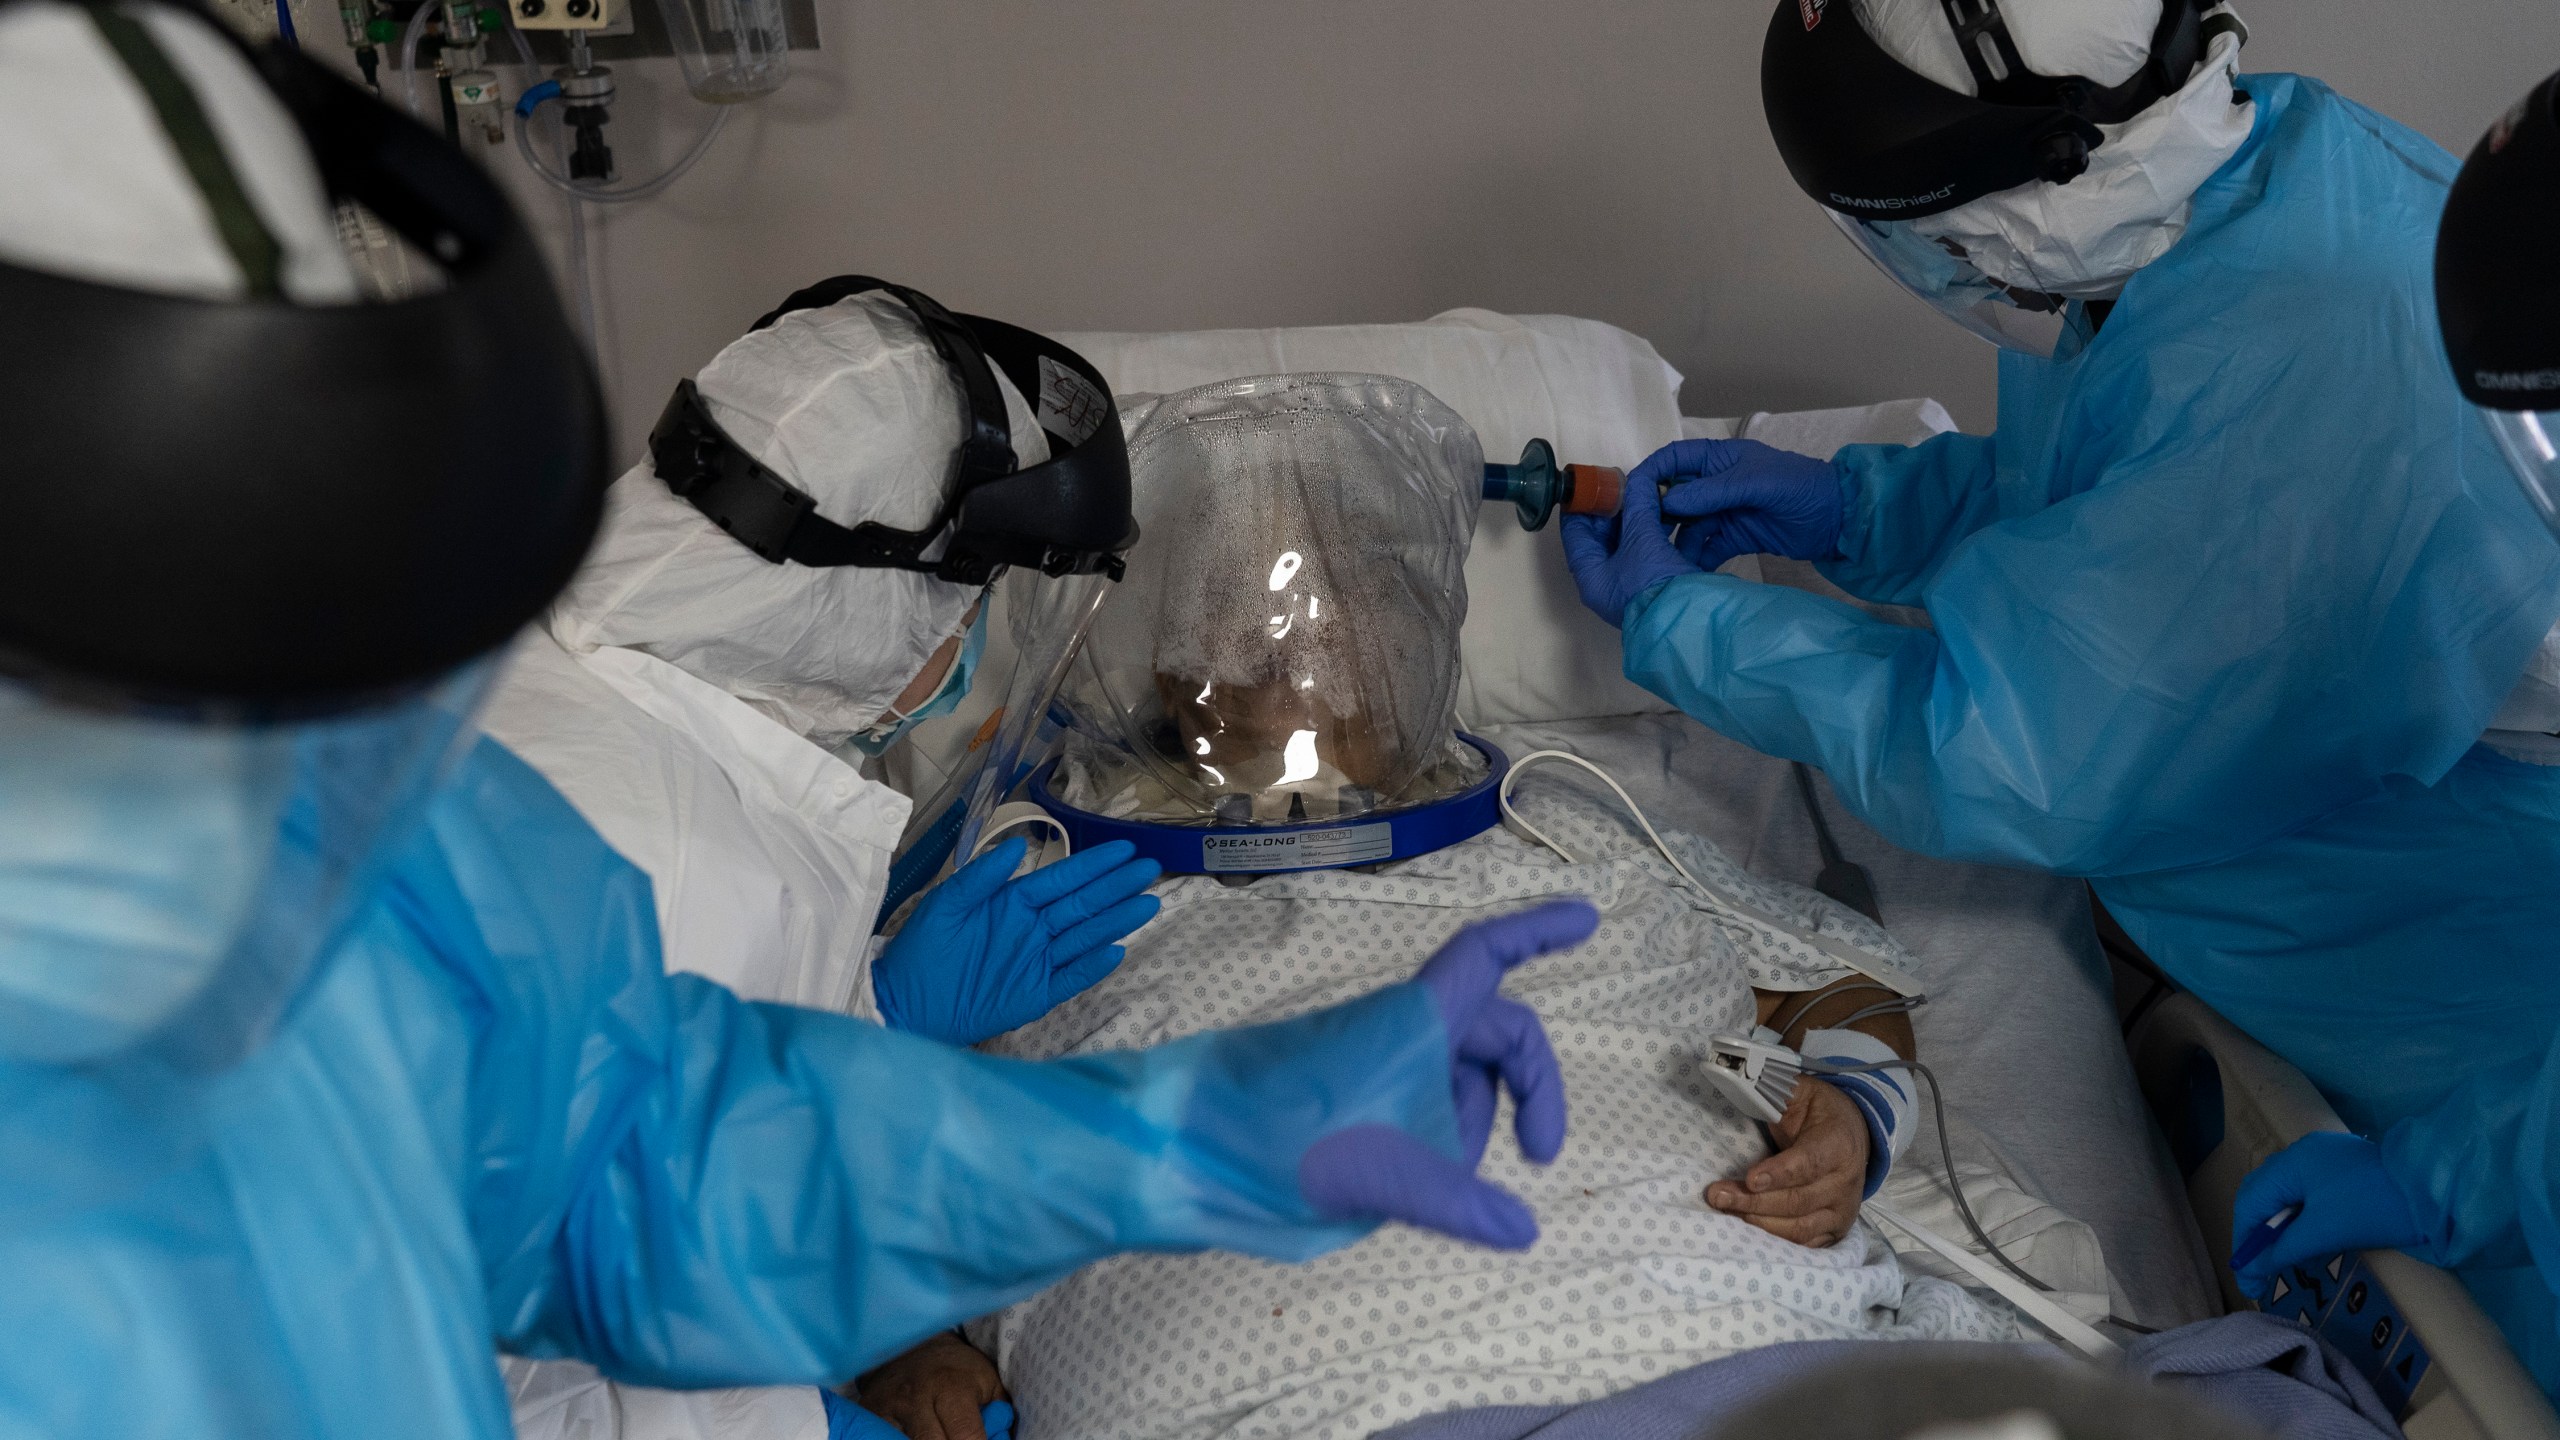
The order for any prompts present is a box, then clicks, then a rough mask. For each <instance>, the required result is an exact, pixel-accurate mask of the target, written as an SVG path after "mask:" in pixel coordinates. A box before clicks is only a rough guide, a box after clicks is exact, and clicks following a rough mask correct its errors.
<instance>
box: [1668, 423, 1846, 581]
mask: <svg viewBox="0 0 2560 1440" xmlns="http://www.w3.org/2000/svg"><path fill="white" fill-rule="evenodd" d="M1656 487H1661V489H1662V514H1663V518H1664V519H1665V520H1667V521H1669V522H1671V523H1672V524H1674V525H1677V526H1678V527H1679V530H1678V532H1677V534H1676V542H1677V544H1678V545H1679V548H1680V553H1681V554H1682V555H1683V556H1685V557H1686V558H1687V559H1688V561H1689V563H1690V564H1692V565H1695V566H1697V567H1698V568H1699V569H1701V570H1713V569H1715V568H1716V567H1717V566H1720V565H1722V564H1723V563H1724V562H1726V561H1727V560H1730V559H1732V558H1733V557H1734V556H1736V555H1783V556H1786V557H1787V558H1789V559H1792V560H1828V559H1830V558H1832V557H1833V556H1835V555H1837V554H1838V553H1839V550H1840V526H1841V522H1842V520H1843V519H1844V518H1845V516H1846V514H1847V506H1846V504H1845V502H1844V500H1843V498H1842V494H1843V492H1842V490H1841V484H1840V470H1839V467H1838V466H1836V465H1833V464H1832V463H1831V462H1830V461H1828V460H1816V459H1814V458H1813V457H1812V456H1810V455H1799V454H1796V453H1795V452H1794V451H1792V450H1780V449H1778V448H1777V447H1776V446H1773V445H1763V444H1761V443H1760V442H1759V441H1757V440H1678V441H1674V442H1672V443H1671V444H1669V445H1665V446H1663V447H1662V448H1661V449H1659V450H1656V451H1654V452H1653V454H1652V455H1651V456H1650V457H1648V458H1647V459H1646V460H1645V462H1644V463H1643V464H1642V465H1639V466H1637V467H1636V469H1635V473H1634V474H1632V475H1630V476H1628V477H1627V488H1628V490H1629V492H1630V493H1633V492H1635V491H1650V490H1652V489H1654V488H1656Z"/></svg>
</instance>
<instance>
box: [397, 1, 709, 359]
mask: <svg viewBox="0 0 2560 1440" xmlns="http://www.w3.org/2000/svg"><path fill="white" fill-rule="evenodd" d="M433 8H435V7H434V6H432V5H430V6H426V7H423V8H422V9H421V10H420V12H419V13H420V14H424V13H425V12H426V11H427V10H431V9H433ZM411 28H412V29H414V28H416V22H414V21H412V22H411ZM507 38H508V39H510V40H512V41H514V42H515V47H516V56H517V58H518V59H521V60H522V61H523V62H524V66H525V69H527V70H529V71H531V72H532V73H533V74H534V75H536V76H539V75H541V73H542V64H541V62H540V61H537V60H535V59H534V58H533V45H532V42H530V41H528V40H526V39H525V38H524V31H523V30H522V29H521V28H520V27H518V26H517V24H516V22H515V11H514V10H513V9H512V8H510V9H508V11H507ZM410 108H412V109H415V108H416V101H415V100H414V99H413V100H412V101H411V104H410ZM535 108H537V109H539V108H540V104H539V102H537V104H536V106H535ZM711 108H712V110H713V111H714V112H716V113H714V114H713V115H712V117H711V124H710V125H709V126H707V127H705V128H704V130H703V132H702V135H701V137H700V138H699V139H696V140H695V141H694V142H693V148H692V149H690V150H687V151H686V152H684V154H683V155H682V156H681V157H679V158H678V159H677V161H676V163H674V164H673V165H670V166H668V167H667V168H666V169H665V170H664V171H663V172H661V173H660V174H658V175H657V176H655V177H653V178H651V179H647V180H642V181H638V182H635V183H633V184H630V185H623V186H614V187H608V186H604V185H581V184H579V183H578V182H577V181H575V180H572V179H570V178H569V177H568V176H567V175H566V174H564V173H562V172H560V171H558V170H554V169H552V168H551V167H550V166H549V165H548V164H546V163H545V162H544V161H543V158H542V155H541V153H540V152H539V151H537V150H536V149H534V145H533V136H532V133H531V132H532V129H533V116H532V115H531V114H530V113H529V112H527V111H526V110H524V109H523V108H522V107H521V106H519V107H518V109H517V110H516V153H517V154H518V155H521V156H523V157H524V163H525V166H526V168H527V169H530V170H531V171H533V173H534V174H536V175H539V176H541V177H542V179H543V181H544V182H545V183H547V184H549V185H550V186H551V187H552V188H553V189H555V190H558V191H560V192H562V193H563V194H566V195H570V196H574V197H576V198H577V199H580V200H593V201H595V202H596V203H597V204H600V205H619V204H624V203H627V202H629V201H633V200H646V199H648V198H649V197H650V196H652V195H655V194H657V193H658V192H659V191H661V190H664V189H666V188H667V187H668V186H670V185H673V184H674V183H676V181H678V180H680V179H682V178H684V172H686V171H687V170H690V169H692V168H693V162H694V161H696V160H699V159H701V158H702V152H704V151H705V150H708V149H710V148H711V142H712V141H713V140H716V139H718V138H719V135H720V131H721V129H722V127H724V126H726V125H727V124H728V123H729V111H730V110H731V109H732V108H734V107H732V106H728V105H715V106H712V107H711ZM590 328H592V327H590Z"/></svg>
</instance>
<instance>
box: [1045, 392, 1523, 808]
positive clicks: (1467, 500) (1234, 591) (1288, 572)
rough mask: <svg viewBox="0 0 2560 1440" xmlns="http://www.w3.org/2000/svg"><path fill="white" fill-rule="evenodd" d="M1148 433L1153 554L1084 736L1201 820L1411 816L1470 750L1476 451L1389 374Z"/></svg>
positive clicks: (1212, 402)
mask: <svg viewBox="0 0 2560 1440" xmlns="http://www.w3.org/2000/svg"><path fill="white" fill-rule="evenodd" d="M1130 423H1131V425H1132V426H1133V434H1132V438H1131V441H1130V467H1131V472H1132V476H1133V479H1134V482H1135V488H1136V500H1137V507H1138V513H1139V524H1140V528H1141V533H1142V535H1143V536H1144V537H1145V538H1144V539H1143V540H1142V541H1141V542H1140V543H1139V546H1138V548H1137V550H1136V551H1135V553H1134V554H1133V555H1132V557H1131V566H1130V573H1129V576H1128V578H1127V579H1126V580H1125V581H1124V582H1123V583H1122V584H1121V586H1120V587H1119V589H1118V592H1117V593H1115V594H1114V595H1113V596H1112V597H1111V599H1110V600H1109V601H1108V602H1107V603H1106V604H1105V605H1104V607H1103V611H1102V614H1101V616H1100V618H1099V619H1098V620H1097V622H1096V625H1095V631H1094V635H1093V637H1092V639H1091V641H1090V642H1089V649H1088V655H1089V657H1090V663H1089V664H1088V666H1086V667H1085V675H1084V676H1083V677H1082V678H1083V679H1084V681H1085V682H1086V683H1084V684H1082V685H1081V686H1079V688H1078V691H1077V692H1076V693H1077V695H1078V696H1079V697H1080V699H1081V703H1080V704H1079V705H1078V709H1079V712H1080V719H1082V720H1084V721H1086V722H1088V724H1090V722H1091V721H1093V720H1096V719H1103V720H1104V722H1105V723H1106V724H1108V725H1112V726H1115V727H1116V728H1117V729H1118V731H1119V732H1120V736H1121V738H1122V740H1123V742H1124V743H1125V744H1126V745H1127V746H1128V747H1129V749H1130V750H1131V752H1132V753H1133V754H1134V755H1135V756H1136V757H1137V758H1139V759H1140V760H1141V762H1142V763H1144V764H1145V765H1146V766H1147V768H1148V769H1149V770H1150V771H1151V772H1152V773H1153V774H1154V775H1155V776H1156V777H1157V778H1158V779H1159V780H1160V781H1162V782H1163V783H1164V785H1165V786H1166V787H1167V788H1168V789H1169V790H1170V791H1171V792H1172V793H1173V794H1174V795H1175V796H1176V797H1178V798H1179V800H1181V801H1182V802H1185V803H1187V804H1188V805H1189V806H1190V807H1192V808H1193V809H1194V810H1195V811H1196V812H1197V813H1198V815H1199V816H1200V817H1201V818H1215V819H1218V820H1223V821H1226V822H1229V823H1241V822H1244V821H1247V820H1258V821H1264V822H1274V821H1287V820H1293V819H1318V820H1320V819H1330V818H1334V817H1336V816H1339V815H1344V814H1352V813H1358V812H1360V811H1364V810H1368V809H1371V808H1375V807H1377V806H1381V805H1390V804H1394V803H1397V802H1398V801H1399V800H1402V799H1406V798H1409V797H1408V792H1409V791H1411V790H1412V788H1413V787H1414V786H1415V784H1416V782H1417V780H1418V779H1419V778H1420V777H1422V776H1423V774H1424V773H1425V772H1426V771H1427V770H1430V769H1431V768H1432V767H1433V766H1434V765H1435V763H1437V762H1439V761H1441V760H1442V759H1443V758H1444V757H1445V755H1446V753H1447V751H1448V748H1449V746H1450V743H1451V736H1452V734H1453V733H1454V730H1455V721H1456V702H1457V689H1458V630H1459V627H1460V625H1461V624H1462V623H1463V622H1464V621H1465V619H1466V609H1467V598H1466V580H1465V574H1464V570H1465V565H1466V556H1467V547H1468V545H1469V543H1470V541H1471V540H1472V539H1473V536H1474V525H1475V515H1476V511H1477V509H1478V508H1479V505H1480V503H1481V502H1480V500H1479V498H1478V497H1479V495H1480V493H1481V485H1482V479H1483V465H1484V461H1483V454H1482V451H1481V449H1480V448H1479V447H1478V445H1477V443H1476V438H1475V435H1474V432H1473V431H1471V430H1469V429H1468V428H1467V426H1466V424H1465V422H1463V421H1461V420H1460V419H1459V418H1458V417H1457V415H1456V414H1455V413H1454V412H1452V411H1451V410H1450V409H1449V408H1448V407H1447V406H1446V405H1443V404H1442V403H1440V401H1439V400H1437V399H1436V398H1434V397H1433V396H1432V395H1431V394H1430V393H1429V392H1428V391H1425V390H1423V389H1422V388H1421V387H1419V386H1416V385H1413V384H1410V383H1408V382H1405V381H1400V380H1391V379H1386V378H1383V377H1379V376H1368V375H1291V376H1274V377H1266V378H1262V379H1254V380H1239V381H1230V382H1226V383H1223V384H1219V385H1214V386H1208V387H1204V388H1202V389H1199V390H1193V391H1188V392H1185V393H1183V394H1180V395H1175V396H1170V397H1167V398H1165V399H1162V400H1158V401H1151V402H1144V403H1142V404H1140V405H1139V406H1138V407H1136V409H1135V412H1134V413H1133V414H1132V415H1131V420H1130ZM1096 691H1099V692H1101V693H1099V694H1096V693H1095V692H1096ZM1096 702H1100V703H1096Z"/></svg>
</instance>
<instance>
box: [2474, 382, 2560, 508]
mask: <svg viewBox="0 0 2560 1440" xmlns="http://www.w3.org/2000/svg"><path fill="white" fill-rule="evenodd" d="M2480 414H2481V416H2482V417H2483V418H2485V419H2486V420H2487V421H2488V422H2489V433H2491V434H2493V435H2495V436H2497V437H2498V448H2499V449H2500V450H2502V451H2504V452H2506V457H2507V464H2508V466H2509V467H2510V468H2512V469H2513V470H2514V471H2515V472H2516V483H2517V484H2520V485H2522V486H2523V487H2524V493H2525V498H2527V499H2529V500H2531V501H2532V502H2533V508H2534V509H2535V510H2536V511H2537V512H2539V513H2540V514H2541V516H2542V523H2543V524H2545V525H2547V526H2549V527H2551V533H2552V534H2553V535H2554V536H2560V410H2487V409H2484V410H2482V411H2481V412H2480Z"/></svg>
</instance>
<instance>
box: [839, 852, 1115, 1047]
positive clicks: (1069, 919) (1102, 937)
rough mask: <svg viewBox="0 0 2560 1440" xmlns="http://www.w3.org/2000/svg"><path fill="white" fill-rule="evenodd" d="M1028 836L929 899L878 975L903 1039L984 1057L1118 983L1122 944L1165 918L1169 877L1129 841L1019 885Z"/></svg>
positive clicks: (877, 985)
mask: <svg viewBox="0 0 2560 1440" xmlns="http://www.w3.org/2000/svg"><path fill="white" fill-rule="evenodd" d="M1028 843H1029V842H1027V841H1025V840H1024V839H1023V837H1021V836H1019V835H1016V836H1014V837H1013V838H1012V839H1010V840H1007V841H1005V842H1004V843H1003V844H1001V845H998V846H996V847H995V848H994V849H992V850H989V851H988V852H987V853H986V854H984V855H981V856H979V857H978V858H977V859H975V860H972V861H970V862H969V863H968V864H966V865H963V866H961V867H960V869H959V870H958V871H956V872H954V873H953V875H952V876H951V878H950V879H948V880H945V881H943V882H942V883H941V884H940V885H937V886H935V887H934V888H933V889H931V890H928V891H926V892H925V894H924V898H922V899H920V900H918V901H917V902H916V908H915V911H914V913H913V914H911V915H909V916H908V917H907V925H906V928H905V929H903V930H900V931H899V932H898V934H897V938H896V939H893V940H891V941H890V942H889V944H888V946H887V948H886V949H883V950H882V951H881V952H880V958H879V959H877V960H875V961H873V962H872V965H871V993H872V996H873V998H874V999H876V1000H878V1001H879V1003H880V1018H881V1020H882V1021H883V1022H884V1023H885V1024H887V1025H888V1027H889V1028H890V1029H892V1030H904V1031H906V1032H907V1033H908V1034H910V1035H923V1036H926V1037H928V1038H930V1039H934V1040H940V1041H942V1042H944V1043H946V1044H950V1045H975V1044H977V1043H978V1042H979V1041H981V1040H984V1039H987V1038H988V1037H990V1036H995V1035H1001V1034H1003V1033H1004V1032H1006V1031H1007V1030H1011V1029H1013V1028H1015V1027H1016V1026H1021V1025H1028V1024H1030V1023H1031V1022H1032V1021H1034V1020H1037V1019H1039V1018H1040V1017H1041V1016H1043V1015H1046V1014H1048V1013H1049V1011H1050V1009H1051V1008H1052V1007H1054V1006H1056V1005H1057V1004H1058V1003H1059V1002H1061V1001H1063V1000H1065V999H1067V998H1068V997H1069V996H1072V995H1075V994H1077V993H1078V992H1080V991H1082V990H1083V989H1084V988H1085V987H1087V986H1089V985H1091V984H1093V982H1095V981H1097V980H1099V979H1101V978H1102V977H1103V976H1105V975H1108V974H1110V973H1111V972H1112V970H1113V968H1114V967H1116V966H1118V965H1119V963H1120V959H1121V957H1122V956H1123V955H1125V954H1127V953H1128V952H1127V951H1126V950H1124V949H1122V948H1121V947H1120V946H1118V945H1116V944H1113V943H1112V942H1113V941H1116V940H1118V939H1120V938H1121V937H1122V936H1124V935H1127V934H1128V933H1129V932H1130V931H1132V930H1135V929H1137V928H1138V927H1139V926H1141V925H1144V924H1146V923H1147V922H1148V921H1150V920H1152V919H1154V918H1155V915H1156V910H1157V909H1158V904H1159V902H1158V901H1157V900H1156V897H1154V896H1153V895H1150V894H1148V893H1146V890H1147V887H1148V886H1150V885H1153V884H1154V883H1155V882H1156V877H1157V876H1158V875H1160V874H1162V873H1163V868H1164V867H1162V866H1160V865H1158V864H1156V862H1154V861H1153V860H1139V859H1134V858H1132V857H1134V856H1135V855H1136V854H1137V853H1138V852H1137V849H1136V847H1135V846H1132V845H1131V844H1130V843H1129V842H1128V841H1126V840H1114V841H1112V842H1110V843H1109V844H1107V845H1096V846H1094V847H1093V848H1092V849H1090V850H1087V851H1084V852H1082V853H1081V854H1077V855H1071V856H1068V857H1067V858H1066V859H1064V860H1061V861H1059V862H1058V863H1057V864H1055V865H1051V866H1049V867H1047V868H1046V869H1042V870H1035V871H1033V872H1032V873H1030V874H1028V875H1025V876H1023V877H1022V878H1021V879H1019V880H1014V879H1010V878H1009V877H1010V876H1011V875H1012V874H1013V872H1014V868H1015V867H1016V866H1018V865H1020V864H1021V863H1022V854H1023V850H1024V848H1025V847H1026V846H1027V844H1028Z"/></svg>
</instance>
